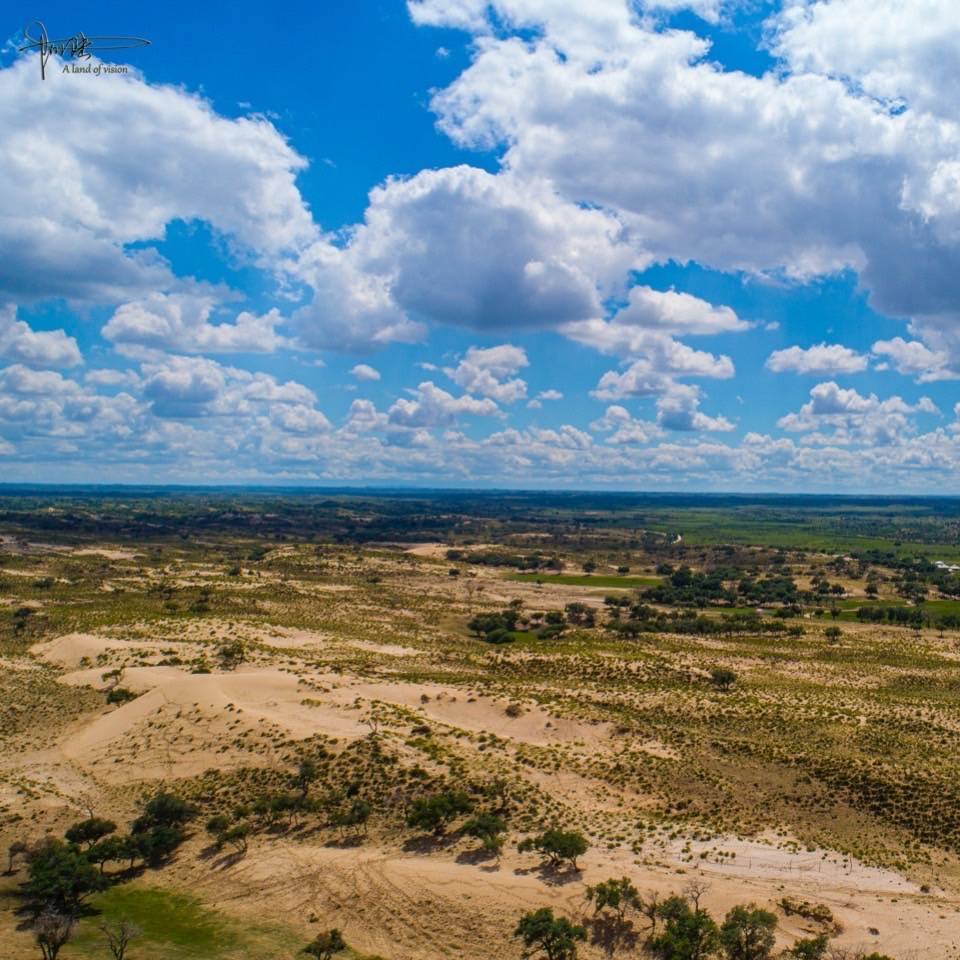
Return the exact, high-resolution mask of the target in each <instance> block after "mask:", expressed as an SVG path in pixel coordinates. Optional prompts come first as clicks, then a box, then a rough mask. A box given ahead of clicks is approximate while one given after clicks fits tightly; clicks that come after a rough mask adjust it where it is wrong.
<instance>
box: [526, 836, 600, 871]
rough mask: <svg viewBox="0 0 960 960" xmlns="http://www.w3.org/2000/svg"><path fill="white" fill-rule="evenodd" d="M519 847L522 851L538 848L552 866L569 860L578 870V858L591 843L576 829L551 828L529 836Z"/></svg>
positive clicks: (538, 851)
mask: <svg viewBox="0 0 960 960" xmlns="http://www.w3.org/2000/svg"><path fill="white" fill-rule="evenodd" d="M517 849H518V850H519V851H520V853H526V852H527V851H528V850H536V851H537V853H541V854H543V855H544V856H545V857H546V858H547V860H548V861H549V863H550V865H551V866H552V867H558V866H560V864H561V863H563V862H564V861H567V862H568V863H569V864H570V866H571V867H573V869H574V870H576V869H578V867H577V858H578V857H581V856H583V854H585V853H586V852H587V850H588V849H589V844H588V843H587V840H586V838H585V837H584V836H583V834H582V833H577V832H576V831H575V830H558V829H556V828H551V829H550V830H546V831H544V832H543V833H541V834H540V836H538V837H527V838H526V839H525V840H522V841H521V842H520V843H519V844H518V846H517Z"/></svg>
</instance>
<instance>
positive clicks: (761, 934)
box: [720, 903, 777, 960]
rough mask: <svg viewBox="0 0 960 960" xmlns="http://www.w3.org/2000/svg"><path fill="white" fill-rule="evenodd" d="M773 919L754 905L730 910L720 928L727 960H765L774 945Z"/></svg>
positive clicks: (774, 915)
mask: <svg viewBox="0 0 960 960" xmlns="http://www.w3.org/2000/svg"><path fill="white" fill-rule="evenodd" d="M776 929H777V916H776V914H774V913H771V912H770V911H769V910H761V909H760V908H759V907H757V906H756V904H753V903H751V904H747V905H746V906H744V905H740V906H736V907H734V908H733V909H732V910H731V911H730V912H729V913H728V914H727V916H726V918H725V919H724V921H723V924H722V926H721V927H720V943H721V944H722V946H723V950H724V952H725V953H726V955H727V957H728V960H767V958H768V957H769V956H770V954H771V953H772V951H773V948H774V945H775V943H776V935H775V931H776Z"/></svg>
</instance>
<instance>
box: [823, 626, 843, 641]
mask: <svg viewBox="0 0 960 960" xmlns="http://www.w3.org/2000/svg"><path fill="white" fill-rule="evenodd" d="M823 635H824V636H825V637H826V638H827V643H837V642H838V641H839V640H840V638H841V637H842V636H843V631H842V630H841V629H840V628H839V627H827V629H826V630H824V631H823Z"/></svg>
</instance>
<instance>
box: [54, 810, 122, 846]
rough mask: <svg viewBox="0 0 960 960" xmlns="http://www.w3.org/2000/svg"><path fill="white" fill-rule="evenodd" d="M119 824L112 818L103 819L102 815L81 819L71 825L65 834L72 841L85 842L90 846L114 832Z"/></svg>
mask: <svg viewBox="0 0 960 960" xmlns="http://www.w3.org/2000/svg"><path fill="white" fill-rule="evenodd" d="M116 829H117V825H116V824H115V823H114V822H113V821H112V820H103V819H102V818H100V817H90V818H89V819H87V820H81V821H80V822H79V823H75V824H74V825H73V826H72V827H70V828H69V829H68V830H67V832H66V833H65V834H64V836H65V837H66V838H67V840H69V841H70V843H75V844H84V845H86V846H87V847H88V848H89V847H91V846H93V844H95V843H96V842H97V841H98V840H102V839H103V838H104V837H105V836H107V835H108V834H111V833H113V832H114V831H115V830H116Z"/></svg>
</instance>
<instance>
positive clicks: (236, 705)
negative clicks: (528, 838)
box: [0, 548, 960, 960]
mask: <svg viewBox="0 0 960 960" xmlns="http://www.w3.org/2000/svg"><path fill="white" fill-rule="evenodd" d="M415 549H421V548H415ZM444 549H445V548H444ZM184 639H185V640H189V637H185V638H184ZM258 639H259V640H260V641H261V642H262V643H263V644H264V645H266V646H267V647H268V648H269V647H271V646H276V647H279V648H282V649H284V650H287V651H289V650H296V649H298V648H302V649H303V650H304V651H305V652H306V653H307V654H309V653H310V652H311V651H313V650H315V649H322V648H323V647H325V646H328V645H330V644H331V643H335V644H339V645H341V646H342V645H344V644H346V645H350V644H353V645H355V646H357V647H358V648H359V649H364V650H366V651H368V652H370V653H372V654H377V655H381V656H383V657H385V658H388V659H390V660H393V661H395V660H396V658H402V657H408V656H409V657H412V656H416V655H418V654H419V653H420V652H419V651H417V650H416V649H414V648H413V647H404V646H401V645H395V644H377V643H375V642H372V641H355V640H353V641H344V640H341V639H336V638H334V637H332V636H330V635H328V634H325V633H322V632H315V631H305V630H291V629H280V628H277V629H272V630H265V631H263V635H262V636H261V637H259V638H258ZM170 645H171V644H170V642H162V641H151V640H124V639H121V638H119V637H114V636H109V637H107V636H101V635H94V634H84V633H74V634H69V635H66V636H62V637H59V638H56V639H54V640H52V641H48V642H45V643H42V644H38V645H37V646H35V647H34V648H33V653H34V656H36V657H37V658H38V659H39V660H41V661H43V662H45V663H48V664H54V665H56V666H58V667H60V668H62V669H63V670H64V671H65V672H64V674H63V676H62V677H61V682H62V683H64V684H67V685H73V686H84V685H88V686H92V687H94V688H96V689H103V688H104V686H105V681H104V680H103V673H104V672H105V671H106V670H107V669H109V667H106V666H96V667H89V666H81V661H83V662H84V663H89V662H94V661H95V660H96V658H97V657H98V656H101V655H106V656H107V658H108V659H109V662H110V663H111V664H112V663H114V662H116V661H119V662H122V661H123V659H125V658H127V659H130V658H134V657H136V658H140V659H142V658H143V657H147V658H148V659H149V658H154V657H155V655H159V654H160V653H161V652H162V651H163V650H164V649H165V648H169V647H170ZM180 646H181V649H182V650H183V651H188V650H191V649H193V647H192V646H191V643H189V642H185V643H182V644H181V645H180ZM280 659H281V660H282V662H283V663H294V664H295V666H286V667H281V666H278V665H272V664H268V663H265V662H263V663H260V662H258V663H248V664H243V665H241V666H240V667H238V668H237V669H236V670H233V671H229V672H224V671H216V672H213V673H207V674H192V673H190V672H188V670H187V669H186V668H184V667H181V666H160V665H131V666H127V667H125V668H124V670H123V674H122V677H121V679H120V681H119V682H120V683H121V685H122V686H124V687H126V688H128V689H130V690H131V691H133V692H135V693H137V694H139V696H138V697H137V699H135V700H133V701H131V702H128V703H125V704H123V705H120V706H106V705H105V706H104V707H103V709H102V710H100V711H98V712H96V713H95V714H94V715H91V716H88V717H86V718H84V719H83V720H81V721H78V722H76V723H75V724H72V725H71V726H69V727H68V728H67V729H66V730H65V731H64V734H63V736H62V737H61V738H60V741H59V742H58V743H57V744H55V745H50V746H48V747H45V748H43V749H38V750H33V751H30V752H27V753H24V754H16V755H12V756H7V757H4V758H2V759H0V800H6V801H7V802H10V803H12V802H14V801H15V800H16V797H17V792H16V787H15V784H17V783H20V782H29V784H31V788H32V789H35V790H36V791H37V793H38V795H39V796H40V801H39V802H40V803H41V805H43V806H44V807H45V808H48V809H56V808H57V807H58V806H60V807H62V806H70V807H71V808H73V809H76V808H77V807H78V806H82V798H84V797H89V796H91V795H93V794H94V793H95V792H96V791H97V790H99V789H103V788H105V787H111V786H120V785H128V784H131V783H137V782H141V781H150V780H157V779H161V778H162V779H167V780H169V779H176V778H178V777H186V776H192V775H196V774H200V773H202V772H204V771H206V770H208V769H211V768H219V769H231V768H235V767H240V766H257V765H272V764H275V763H277V762H278V761H276V760H275V756H276V751H275V750H273V749H272V743H273V738H277V737H280V738H284V739H294V740H298V739H303V738H306V737H310V736H312V735H315V734H325V735H327V736H330V737H335V738H337V739H338V740H340V741H344V740H350V739H353V738H357V737H361V736H366V735H368V734H369V733H370V729H369V727H368V726H367V725H365V723H364V717H365V714H366V712H367V711H368V710H369V708H370V706H371V705H373V704H376V703H381V704H387V705H393V706H395V707H398V708H402V709H403V710H405V711H407V712H408V713H409V714H410V715H411V716H412V717H413V718H415V719H417V720H421V721H422V722H423V723H426V724H428V725H437V726H442V727H444V728H450V729H453V730H463V731H468V732H470V733H475V734H480V733H486V734H494V735H496V736H497V737H499V738H502V739H503V740H505V741H507V742H508V743H511V744H513V745H522V744H527V745H531V746H536V747H549V746H558V747H559V746H564V747H572V748H575V749H576V750H578V751H581V752H583V753H585V754H589V753H591V752H593V751H596V752H604V751H607V752H609V751H614V750H616V749H617V748H618V747H617V738H616V737H615V736H614V732H613V730H612V728H611V727H610V725H608V724H594V723H589V722H586V721H583V720H577V719H572V718H566V717H563V718H561V717H558V716H554V715H552V714H551V713H550V712H549V711H548V710H546V709H545V708H543V707H542V706H539V705H537V704H536V703H534V702H532V701H511V700H508V699H506V698H496V697H492V696H489V695H484V694H482V693H480V692H479V691H471V690H469V689H465V688H458V687H455V686H450V685H444V684H439V683H426V682H425V683H412V682H407V681H404V680H399V679H398V680H391V679H389V678H388V677H387V676H381V677H377V676H376V675H375V673H376V671H374V672H373V674H372V675H370V676H356V675H352V674H350V673H348V672H342V673H324V672H322V671H321V670H319V669H315V668H312V667H310V666H309V663H308V662H306V661H305V662H297V661H294V660H289V659H288V658H287V657H283V658H280ZM389 668H390V665H389V664H388V665H386V666H383V668H382V669H383V670H387V669H389ZM508 707H510V708H511V710H510V713H508V712H507V711H508ZM631 746H632V747H634V748H639V749H642V750H645V751H647V752H648V753H650V754H652V755H654V756H657V757H663V758H667V759H676V753H675V752H674V751H673V750H671V749H670V748H669V747H667V746H665V745H664V744H661V743H658V742H657V741H655V740H650V741H643V742H639V743H632V744H631ZM525 775H526V776H527V777H528V779H529V780H530V782H531V783H533V784H534V785H535V786H536V787H537V788H539V789H540V790H541V791H542V792H543V793H545V794H548V795H551V796H552V797H554V798H556V799H558V800H560V801H562V802H566V803H568V804H571V805H574V806H576V807H580V808H583V809H588V810H591V811H594V812H600V813H608V812H609V813H617V812H619V813H621V814H627V815H628V814H629V811H630V810H631V809H638V810H639V809H640V808H641V807H642V805H643V803H644V798H643V797H642V796H640V795H637V794H632V793H630V792H628V791H612V790H611V789H610V788H609V786H608V785H606V784H604V783H602V782H601V781H597V780H591V779H590V778H589V777H586V776H582V775H580V774H578V773H574V772H573V771H569V770H564V769H560V770H558V771H556V772H554V773H549V772H546V771H544V770H539V769H531V770H529V771H527V772H526V774H525ZM324 839H326V840H328V841H330V837H329V835H326V836H319V837H316V838H313V839H311V840H307V841H301V842H294V841H291V840H287V839H270V838H263V837H257V838H256V839H255V840H254V841H253V842H252V844H251V848H250V852H249V853H248V855H247V856H246V857H245V858H244V859H242V860H240V861H239V862H233V861H232V860H230V859H229V858H227V859H224V858H220V859H219V860H217V861H216V862H215V863H212V864H211V863H210V862H209V861H204V860H200V859H198V858H197V857H195V856H192V855H188V853H187V852H185V853H184V854H181V856H180V857H179V859H178V862H177V864H176V865H175V866H174V867H172V868H170V870H169V871H164V873H163V874H162V875H158V876H161V877H162V880H161V882H164V883H167V882H170V883H180V884H185V885H187V886H189V887H192V888H195V889H198V890H199V891H200V892H201V893H202V895H203V896H205V898H207V899H208V900H210V901H211V902H212V903H213V904H214V905H217V906H219V907H221V908H223V909H225V910H227V911H231V912H235V913H238V914H241V915H249V916H251V917H253V916H257V917H260V916H262V911H263V906H262V905H263V901H264V898H265V897H266V898H269V902H270V912H271V915H276V916H281V915H282V916H289V917H290V918H292V921H293V922H298V921H299V922H302V923H303V924H304V931H305V933H308V932H310V931H311V930H314V931H315V930H316V928H315V927H310V926H308V925H307V924H306V919H307V917H308V916H309V915H310V914H311V913H313V914H315V915H316V916H317V917H318V918H320V920H321V921H322V922H325V923H328V924H329V925H334V924H335V925H337V926H340V927H341V928H343V930H344V933H345V935H346V937H347V940H348V942H350V943H351V944H354V945H356V946H357V947H358V948H360V949H363V950H366V951H370V952H376V953H380V954H382V955H383V956H385V957H388V958H390V960H441V958H450V957H463V958H471V960H473V958H485V957H489V958H491V960H501V958H506V957H515V956H516V955H517V952H518V951H517V945H516V943H514V942H513V941H511V940H510V939H509V938H508V937H506V936H505V931H509V930H512V928H513V926H514V925H515V924H516V920H517V918H518V916H519V915H520V914H521V913H522V912H523V911H524V910H527V909H534V908H536V907H540V906H544V905H553V906H554V907H556V908H558V909H560V910H562V911H563V912H564V913H566V914H568V915H572V916H581V915H583V911H584V908H585V902H584V885H585V883H595V882H597V881H599V880H602V879H606V878H607V877H609V876H619V875H627V876H630V877H631V879H633V881H634V883H635V884H636V885H637V886H638V887H639V888H640V889H641V890H642V891H654V890H655V891H658V892H660V893H661V894H663V895H666V894H669V893H674V892H679V891H680V890H682V888H683V886H684V885H685V884H686V883H687V882H689V881H690V880H691V879H693V878H696V879H699V880H703V881H705V882H707V883H708V884H709V891H708V893H707V894H706V896H705V904H706V906H707V907H708V908H709V909H710V910H711V912H712V913H713V914H714V916H718V917H722V916H723V914H724V913H725V912H726V910H728V909H729V908H730V907H731V906H733V905H734V904H735V903H743V902H747V901H755V902H756V903H757V904H759V905H762V906H766V907H768V908H774V907H775V905H776V903H777V902H778V900H779V899H780V898H781V897H783V896H785V895H789V896H791V897H795V898H800V899H809V900H811V901H815V902H818V903H824V904H826V905H828V906H829V907H830V909H831V910H832V911H833V912H834V914H835V916H836V917H837V918H838V919H839V920H840V922H841V924H842V927H843V932H842V933H841V934H840V935H839V937H838V939H837V941H836V942H837V943H839V944H841V945H845V946H849V947H854V948H861V947H862V948H865V949H868V950H873V949H876V950H882V951H884V952H887V953H890V954H891V955H892V956H895V957H896V958H897V960H921V958H930V960H945V958H948V957H951V956H955V955H956V953H955V952H951V951H953V950H954V946H953V945H954V944H957V943H960V912H958V910H960V898H957V897H955V896H954V895H953V894H947V893H944V892H941V891H936V890H934V891H933V892H931V893H922V892H921V891H920V889H919V888H918V887H917V886H916V885H914V884H913V883H911V882H910V881H909V880H907V879H906V878H904V877H902V876H900V875H899V874H897V873H895V872H893V871H888V870H881V869H878V868H875V867H869V866H865V865H863V864H859V863H856V862H851V861H847V860H844V859H843V858H841V857H838V856H836V855H833V854H828V853H826V852H824V851H819V850H814V851H807V850H803V849H801V850H800V851H799V852H795V849H796V848H793V847H790V846H788V845H785V844H784V842H783V840H782V839H780V840H776V838H767V839H768V842H761V841H760V840H744V839H738V838H734V837H730V838H722V839H716V838H715V839H713V840H711V841H709V842H707V841H694V840H690V839H689V838H686V837H678V838H675V839H674V840H672V841H670V842H668V843H666V844H665V845H664V844H656V843H654V842H652V841H651V843H650V844H649V845H648V847H645V848H644V849H643V850H642V851H640V852H633V851H630V850H629V849H627V848H625V847H624V846H615V847H614V848H613V849H606V848H604V847H601V846H599V845H598V846H595V847H594V848H593V849H591V851H590V852H589V853H588V855H587V856H586V857H585V858H584V859H583V863H582V868H583V869H582V871H581V872H580V873H577V874H569V875H560V876H555V875H549V874H545V873H543V872H542V871H541V870H540V869H538V867H537V864H536V860H535V858H533V857H531V856H530V855H525V856H520V855H519V854H517V853H516V852H515V843H516V841H517V839H518V837H516V836H514V837H512V838H511V844H510V846H509V847H508V850H507V852H505V853H504V856H503V860H502V862H499V863H497V862H494V861H485V862H477V861H476V860H475V859H474V858H471V857H470V856H469V855H468V854H469V850H470V849H471V847H470V845H469V844H470V842H469V841H461V842H460V843H459V844H458V845H456V846H454V847H450V848H442V847H441V848H436V849H433V850H432V851H431V852H429V853H426V852H413V851H412V850H409V849H405V848H404V840H405V839H409V837H407V838H403V837H398V838H396V839H395V840H393V841H391V842H389V843H387V842H383V843H381V844H379V845H378V844H377V843H375V842H373V841H368V842H367V843H365V844H363V845H361V846H358V847H342V846H338V845H337V844H336V843H334V842H332V841H331V842H328V843H327V844H324V842H323V841H324ZM720 851H723V852H724V853H725V854H726V856H723V857H721V856H720V855H719V854H720ZM465 854H467V855H465ZM701 854H702V855H703V856H701ZM729 854H735V856H729ZM168 874H169V875H168ZM587 919H589V918H587ZM637 924H638V930H642V923H641V921H639V920H638V921H637ZM872 930H873V931H877V932H875V933H872V932H871V931H872ZM780 932H781V945H783V946H786V945H787V944H788V943H789V942H790V941H791V939H792V938H793V937H795V936H801V935H807V934H810V933H816V932H818V930H817V928H816V926H815V925H811V924H810V923H809V922H806V921H803V920H799V919H797V918H796V917H789V918H787V917H782V918H781V926H780ZM601 954H602V951H601V950H600V948H599V947H588V948H586V950H585V951H584V956H585V957H599V956H600V955H601Z"/></svg>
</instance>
